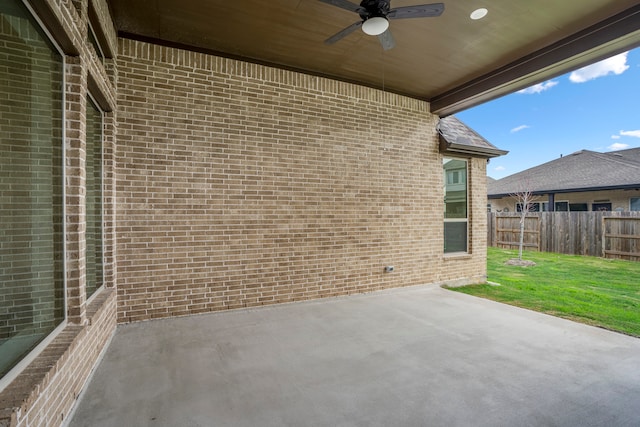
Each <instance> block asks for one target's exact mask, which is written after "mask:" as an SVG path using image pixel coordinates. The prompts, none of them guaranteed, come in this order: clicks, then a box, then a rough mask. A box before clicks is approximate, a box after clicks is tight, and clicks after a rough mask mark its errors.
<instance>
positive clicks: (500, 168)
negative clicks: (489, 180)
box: [493, 166, 506, 172]
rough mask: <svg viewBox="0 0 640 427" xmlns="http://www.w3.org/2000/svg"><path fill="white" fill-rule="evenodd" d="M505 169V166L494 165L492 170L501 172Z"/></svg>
mask: <svg viewBox="0 0 640 427" xmlns="http://www.w3.org/2000/svg"><path fill="white" fill-rule="evenodd" d="M505 169H506V168H505V167H504V166H497V167H496V168H494V169H493V170H494V171H497V172H502V171H503V170H505Z"/></svg>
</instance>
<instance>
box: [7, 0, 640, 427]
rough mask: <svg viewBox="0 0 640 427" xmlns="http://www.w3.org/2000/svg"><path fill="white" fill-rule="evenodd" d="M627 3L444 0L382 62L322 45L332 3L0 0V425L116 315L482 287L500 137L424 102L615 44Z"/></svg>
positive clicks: (33, 415)
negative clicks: (491, 174) (483, 8)
mask: <svg viewBox="0 0 640 427" xmlns="http://www.w3.org/2000/svg"><path fill="white" fill-rule="evenodd" d="M363 3H364V4H370V3H371V2H363ZM550 3H554V4H550ZM600 3H602V4H600ZM636 3H637V2H636V1H635V0H615V1H613V0H608V1H606V2H588V4H586V3H585V4H583V2H547V1H540V0H532V1H528V2H501V3H500V6H498V7H496V8H495V11H492V12H491V14H490V15H489V17H490V20H489V21H485V22H486V24H484V23H477V22H475V21H473V20H472V19H470V17H469V14H470V12H471V11H472V10H473V9H474V8H475V6H476V5H475V2H472V1H470V0H467V1H455V2H449V3H447V6H446V7H447V13H444V14H443V15H442V16H441V17H440V18H438V19H439V20H440V21H439V22H441V23H440V24H438V25H428V24H425V25H413V26H412V25H411V23H407V24H406V25H405V26H404V30H401V28H400V27H398V30H399V31H398V32H397V33H394V34H396V35H397V36H398V40H397V42H398V44H399V46H398V47H397V49H394V50H393V51H391V52H389V53H388V54H385V55H384V56H382V55H381V54H382V53H383V51H382V47H381V46H380V43H379V39H378V38H376V37H372V38H367V37H369V36H365V35H363V34H358V36H357V37H356V35H355V34H353V35H352V36H350V37H349V38H345V40H342V41H341V42H339V43H336V44H334V45H327V44H325V43H323V41H324V40H326V37H329V36H330V35H331V34H335V31H338V30H339V29H340V28H341V27H342V25H346V24H348V23H349V22H346V21H343V20H344V19H345V18H348V15H345V14H346V13H348V12H350V13H351V14H352V16H351V18H353V19H358V18H357V16H358V11H359V10H360V9H361V8H360V7H358V6H357V5H355V4H354V3H351V2H348V1H337V2H320V1H315V0H306V1H300V2H291V1H284V0H282V1H273V2H272V1H259V0H242V1H240V0H236V1H222V0H219V1H197V0H189V1H184V0H163V1H130V0H108V1H107V0H2V1H0V99H1V100H0V227H1V228H0V239H1V240H0V255H1V258H0V279H1V282H0V286H1V289H2V293H1V294H0V402H2V403H1V406H0V426H5V425H11V426H26V425H29V426H35V425H38V426H43V425H46V426H52V427H55V426H58V425H60V424H61V423H63V422H66V420H67V418H68V416H69V413H70V411H71V410H72V408H73V406H74V404H75V402H76V399H77V398H78V396H79V394H80V393H81V391H82V389H83V387H84V384H85V382H86V380H87V378H88V377H89V375H90V373H91V371H92V370H93V368H94V367H95V366H96V363H97V361H98V360H99V357H100V354H101V353H102V352H103V351H104V350H105V348H106V346H107V344H108V342H109V340H110V338H111V337H112V336H113V333H114V331H115V329H116V326H117V324H119V323H120V324H122V323H127V322H134V321H143V320H151V319H158V318H169V317H175V316H186V315H192V314H198V313H207V312H212V311H223V310H230V309H243V308H246V307H255V306H262V305H267V304H278V303H286V302H295V301H302V300H309V299H314V298H323V297H334V296H338V295H350V294H355V293H365V292H372V291H376V290H382V289H389V288H394V287H401V286H410V285H425V284H442V283H472V282H475V283H478V282H482V281H484V280H485V279H486V250H487V244H486V239H487V221H486V194H487V188H486V164H487V159H489V158H491V157H494V156H497V155H501V154H503V153H504V152H503V151H501V150H498V149H496V148H495V147H493V146H492V145H491V144H489V143H488V142H487V141H486V140H484V139H483V138H482V137H480V136H479V135H477V134H476V133H475V132H473V131H472V130H470V129H469V128H467V127H466V126H464V124H462V123H461V122H459V121H458V120H457V119H455V118H454V117H447V118H444V119H442V120H440V117H441V116H447V115H451V114H454V113H455V112H457V111H461V110H462V109H465V108H469V107H471V106H473V105H477V104H478V103H480V102H484V101H487V100H489V99H494V98H496V97H497V96H501V95H503V94H506V93H508V92H510V91H515V90H519V89H522V88H523V87H525V86H528V85H531V84H535V83H539V82H540V81H543V80H544V79H546V78H549V77H551V76H553V75H557V74H559V73H561V72H563V71H566V70H568V69H569V68H571V67H577V66H581V65H587V64H588V63H590V62H593V61H595V60H597V59H600V58H601V57H602V56H603V55H605V54H606V53H607V52H609V53H613V52H614V51H618V50H619V49H621V47H624V46H633V45H635V44H637V40H635V39H634V37H631V36H633V34H631V33H632V32H636V33H637V31H635V30H634V26H633V25H631V24H633V23H634V22H636V21H637V19H636V17H637V10H636V9H637V7H636ZM332 4H333V5H334V6H338V7H334V6H332ZM386 4H387V3H386V2H385V3H383V4H382V5H383V6H384V5H386ZM605 6H606V7H605ZM345 8H346V9H349V10H344V9H345ZM532 9H535V10H536V17H537V18H539V19H530V18H529V16H528V12H529V11H530V10H532ZM559 10H560V13H559V12H558V11H559ZM404 11H405V13H406V15H405V17H411V15H412V14H413V13H414V11H415V10H414V9H412V8H409V7H408V6H407V7H406V8H404ZM373 12H374V11H372V13H373ZM418 13H422V12H420V11H419V10H418ZM612 15H615V16H612ZM613 18H615V19H613ZM628 21H631V23H628ZM395 22H396V21H395V20H394V23H395ZM525 23H526V25H522V24H525ZM358 25H359V24H357V25H356V26H354V25H351V26H350V27H348V28H347V30H349V31H350V30H353V29H356V28H357V26H358ZM398 25H400V24H398ZM479 25H480V26H479ZM481 26H483V27H481ZM480 28H484V30H483V31H479V29H480ZM496 29H500V30H499V32H500V35H499V37H496V32H497V31H498V30H496ZM394 31H395V30H394ZM344 34H346V33H344ZM626 34H630V35H631V36H630V37H624V35H626ZM638 37H640V35H638ZM386 40H389V38H386ZM470 41H473V42H474V43H473V49H471V50H473V52H472V53H473V54H470V46H471V45H470ZM416 53H419V54H416ZM385 69H386V70H387V71H386V72H385ZM438 123H440V125H439V126H438ZM390 266H394V267H395V268H394V269H391V268H386V269H385V267H390ZM391 271H393V273H391ZM327 321H329V322H330V319H328V320H327ZM441 326H442V327H446V325H441Z"/></svg>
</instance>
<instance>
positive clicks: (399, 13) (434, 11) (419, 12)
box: [387, 3, 444, 19]
mask: <svg viewBox="0 0 640 427" xmlns="http://www.w3.org/2000/svg"><path fill="white" fill-rule="evenodd" d="M442 12H444V3H432V4H419V5H415V6H403V7H396V8H395V9H391V10H390V11H389V13H388V14H387V18H388V19H408V18H432V17H436V16H440V15H442Z"/></svg>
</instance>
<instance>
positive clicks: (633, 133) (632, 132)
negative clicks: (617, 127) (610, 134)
mask: <svg viewBox="0 0 640 427" xmlns="http://www.w3.org/2000/svg"><path fill="white" fill-rule="evenodd" d="M620 135H622V136H633V137H635V138H640V130H621V131H620Z"/></svg>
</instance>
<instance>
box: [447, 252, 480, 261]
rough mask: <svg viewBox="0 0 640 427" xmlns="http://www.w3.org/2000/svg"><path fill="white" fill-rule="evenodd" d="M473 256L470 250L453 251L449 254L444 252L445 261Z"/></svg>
mask: <svg viewBox="0 0 640 427" xmlns="http://www.w3.org/2000/svg"><path fill="white" fill-rule="evenodd" d="M471 258H473V255H472V254H470V253H469V252H451V253H448V254H444V257H443V259H444V261H455V260H461V259H471Z"/></svg>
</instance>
